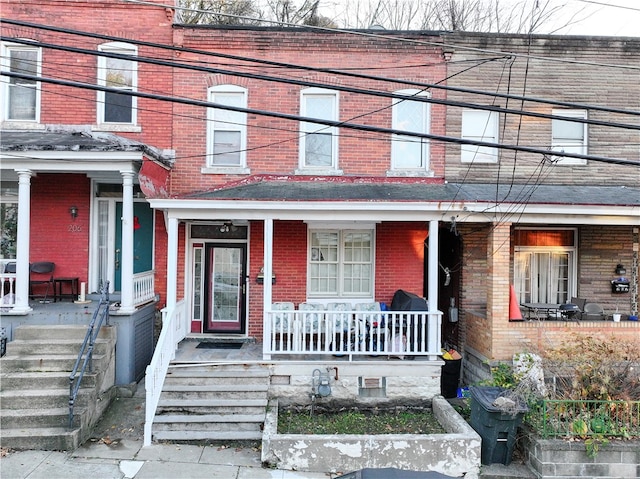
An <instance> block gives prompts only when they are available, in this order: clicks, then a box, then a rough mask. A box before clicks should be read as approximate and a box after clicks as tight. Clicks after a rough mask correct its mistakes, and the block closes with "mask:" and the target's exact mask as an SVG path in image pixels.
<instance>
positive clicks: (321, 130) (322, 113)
mask: <svg viewBox="0 0 640 479" xmlns="http://www.w3.org/2000/svg"><path fill="white" fill-rule="evenodd" d="M301 95H302V96H301V100H300V115H301V116H303V117H307V118H318V119H321V120H333V121H337V120H338V94H337V93H336V92H334V91H331V90H324V89H321V88H307V89H304V90H302V94H301ZM300 168H301V169H313V170H336V169H337V168H338V129H337V128H335V127H332V126H328V125H323V124H320V123H312V122H304V121H303V122H301V124H300Z"/></svg>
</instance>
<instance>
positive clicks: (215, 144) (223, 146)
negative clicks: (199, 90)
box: [207, 85, 247, 168]
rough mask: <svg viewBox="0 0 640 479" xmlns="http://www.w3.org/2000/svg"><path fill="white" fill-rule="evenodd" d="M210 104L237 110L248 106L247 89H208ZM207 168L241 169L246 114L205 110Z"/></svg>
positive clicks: (233, 86)
mask: <svg viewBox="0 0 640 479" xmlns="http://www.w3.org/2000/svg"><path fill="white" fill-rule="evenodd" d="M209 101H210V102H212V103H217V104H220V105H227V106H232V107H237V108H246V107H247V90H246V89H244V88H242V87H239V86H235V85H219V86H215V87H212V88H210V89H209ZM207 114H208V122H207V167H209V168H219V167H227V168H228V167H233V168H237V167H244V166H246V149H247V114H246V113H245V112H239V111H232V110H223V109H220V108H209V109H208V113H207Z"/></svg>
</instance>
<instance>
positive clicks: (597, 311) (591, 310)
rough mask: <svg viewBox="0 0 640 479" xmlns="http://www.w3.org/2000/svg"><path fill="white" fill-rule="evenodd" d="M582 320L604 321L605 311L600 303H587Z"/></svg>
mask: <svg viewBox="0 0 640 479" xmlns="http://www.w3.org/2000/svg"><path fill="white" fill-rule="evenodd" d="M582 319H583V320H591V319H604V309H603V308H602V306H600V305H599V304H598V303H587V304H585V305H584V311H583V312H582Z"/></svg>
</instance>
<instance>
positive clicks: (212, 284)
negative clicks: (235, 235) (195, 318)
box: [205, 243, 247, 333]
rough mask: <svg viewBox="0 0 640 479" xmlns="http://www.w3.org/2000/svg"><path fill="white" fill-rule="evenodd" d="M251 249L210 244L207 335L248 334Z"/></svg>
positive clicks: (206, 266) (207, 287)
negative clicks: (248, 271) (247, 281)
mask: <svg viewBox="0 0 640 479" xmlns="http://www.w3.org/2000/svg"><path fill="white" fill-rule="evenodd" d="M246 258H247V246H246V245H245V244H238V245H235V244H232V245H230V244H215V243H214V244H208V245H207V247H206V258H205V259H206V263H205V274H206V286H205V288H206V289H205V294H206V297H205V301H206V305H207V307H206V309H207V316H206V317H207V321H206V323H205V332H207V333H244V332H245V330H246V307H245V305H246V301H245V299H246V298H245V292H246V287H245V284H246V282H245V278H246Z"/></svg>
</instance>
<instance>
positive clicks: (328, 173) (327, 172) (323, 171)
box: [293, 168, 344, 176]
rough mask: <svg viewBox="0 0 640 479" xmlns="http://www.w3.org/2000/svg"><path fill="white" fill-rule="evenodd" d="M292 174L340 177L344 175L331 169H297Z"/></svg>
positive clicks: (342, 172)
mask: <svg viewBox="0 0 640 479" xmlns="http://www.w3.org/2000/svg"><path fill="white" fill-rule="evenodd" d="M293 174H294V175H306V176H342V175H344V171H342V170H335V169H333V168H298V169H297V170H295V171H294V172H293Z"/></svg>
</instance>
